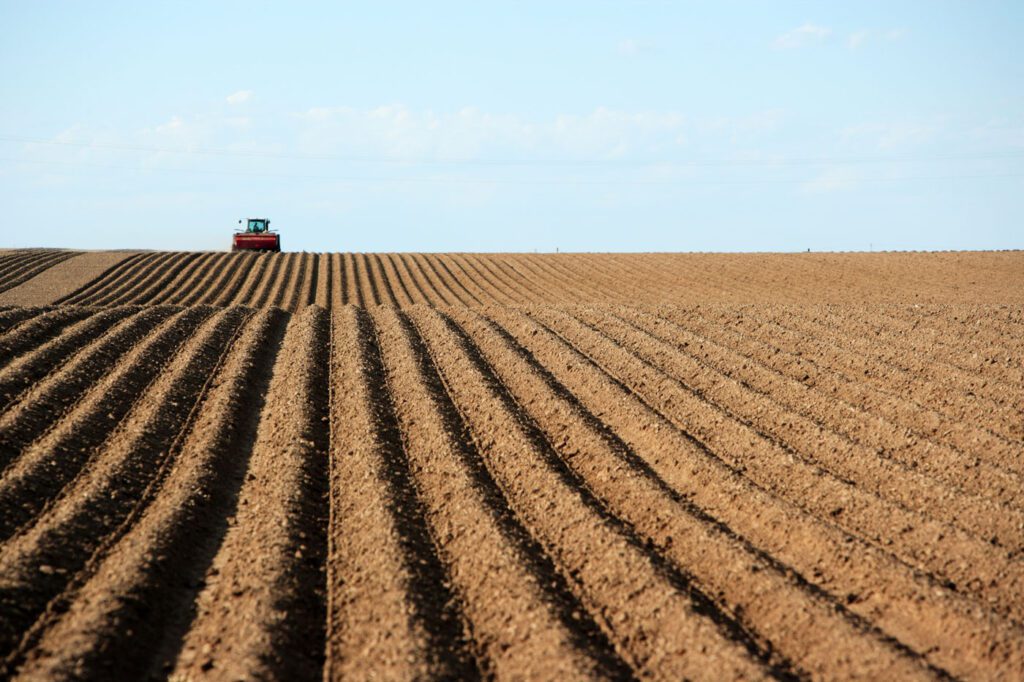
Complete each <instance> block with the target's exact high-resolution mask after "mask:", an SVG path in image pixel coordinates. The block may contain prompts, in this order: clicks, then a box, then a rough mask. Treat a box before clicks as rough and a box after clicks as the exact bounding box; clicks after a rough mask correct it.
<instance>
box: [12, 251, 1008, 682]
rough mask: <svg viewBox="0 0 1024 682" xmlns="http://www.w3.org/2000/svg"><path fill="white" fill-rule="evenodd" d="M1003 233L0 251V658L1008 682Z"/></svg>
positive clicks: (374, 671) (65, 666) (310, 669)
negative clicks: (807, 250) (238, 250)
mask: <svg viewBox="0 0 1024 682" xmlns="http://www.w3.org/2000/svg"><path fill="white" fill-rule="evenodd" d="M1022 396H1024V254H1021V253H1018V252H1000V253H931V254H928V253H916V254H909V253H899V254H790V255H778V254H776V255H771V254H737V255H703V254H648V255H636V254H623V255H596V254H560V255H551V254H546V255H534V254H520V255H512V254H496V255H480V254H281V255H268V254H223V253H155V252H154V253H103V252H94V253H80V252H72V251H53V250H24V251H6V252H0V678H4V679H6V678H15V679H50V678H88V679H138V678H149V677H155V678H170V679H218V680H219V679H249V678H260V679H317V678H326V679H332V680H333V679H352V678H358V679H367V678H369V679H423V678H447V679H453V678H459V679H463V678H468V679H473V678H481V677H483V678H502V679H524V678H530V679H533V678H543V679H564V678H573V679H577V678H591V679H611V678H614V679H622V678H631V677H636V678H653V679H666V680H669V679H670V680H676V679H684V678H695V679H696V678H700V679H763V678H787V679H794V678H810V679H847V678H855V677H856V678H866V679H917V678H943V677H955V678H964V679H1021V678H1024V645H1022V642H1024V457H1022V455H1024V426H1022V425H1024V419H1022V417H1021V415H1022V414H1024V397H1022Z"/></svg>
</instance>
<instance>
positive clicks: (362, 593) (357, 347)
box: [324, 306, 479, 680]
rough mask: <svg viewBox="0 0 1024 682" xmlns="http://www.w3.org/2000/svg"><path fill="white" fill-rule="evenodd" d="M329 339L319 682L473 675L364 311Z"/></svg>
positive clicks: (349, 312)
mask: <svg viewBox="0 0 1024 682" xmlns="http://www.w3.org/2000/svg"><path fill="white" fill-rule="evenodd" d="M333 329H334V331H333V336H332V342H331V353H332V361H331V367H332V370H331V371H332V377H331V422H330V423H331V487H330V491H331V520H330V530H329V546H330V550H329V556H328V560H327V580H328V598H329V604H328V614H327V627H328V643H327V647H328V648H327V666H326V668H325V673H324V677H325V679H329V680H337V679H348V678H351V677H373V678H379V679H426V678H434V679H440V678H458V679H467V678H473V677H477V676H478V675H479V672H478V671H477V668H476V663H475V661H474V659H473V656H472V655H471V652H470V650H469V646H468V643H467V641H466V638H465V632H464V628H463V623H462V619H461V618H462V616H461V613H460V606H459V601H458V599H457V597H456V596H455V595H454V594H453V593H452V591H451V587H450V585H451V580H452V578H451V575H450V574H449V573H448V570H447V567H446V566H445V564H444V563H443V562H442V560H441V558H440V557H439V556H438V549H437V548H436V547H435V544H434V540H433V538H432V536H431V531H430V528H429V526H428V522H427V518H426V506H425V502H424V500H423V498H422V496H421V495H420V494H419V492H418V490H417V487H416V485H415V482H414V479H413V474H412V472H411V471H410V468H409V459H408V455H407V454H406V452H405V448H404V445H403V442H402V434H401V431H400V429H399V425H398V417H397V415H396V414H395V408H394V404H393V402H392V395H391V394H390V392H389V391H388V386H387V380H386V374H385V370H384V365H383V361H382V359H381V356H380V349H379V346H378V344H377V340H376V334H375V332H374V329H373V325H372V323H371V321H370V318H369V316H368V315H367V313H366V312H365V310H363V309H362V308H355V307H352V306H345V307H344V308H340V309H338V310H337V311H336V314H335V317H334V325H333Z"/></svg>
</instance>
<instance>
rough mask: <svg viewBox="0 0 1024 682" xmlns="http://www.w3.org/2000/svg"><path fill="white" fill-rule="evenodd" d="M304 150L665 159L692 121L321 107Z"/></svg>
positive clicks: (414, 156) (667, 114) (624, 114)
mask: <svg viewBox="0 0 1024 682" xmlns="http://www.w3.org/2000/svg"><path fill="white" fill-rule="evenodd" d="M298 118H299V119H300V120H301V121H302V122H304V123H305V126H304V130H303V131H302V141H303V145H304V148H306V149H308V150H310V152H312V151H313V150H325V149H331V150H334V151H335V152H338V153H341V152H345V153H352V154H354V155H360V156H362V155H365V156H367V157H381V156H383V157H385V158H392V159H409V160H424V159H471V158H501V159H513V160H514V159H516V158H531V159H537V158H541V159H543V158H588V159H593V158H597V159H605V158H607V159H613V158H620V157H625V156H627V155H646V156H648V157H663V156H665V155H666V154H668V153H671V151H672V150H673V149H678V148H679V147H681V146H683V145H685V144H686V140H687V121H686V119H685V117H684V116H683V115H682V114H681V113H679V112H673V111H660V112H659V111H636V112H629V111H618V110H613V109H608V108H606V107H598V108H597V109H595V110H593V111H591V112H590V113H586V114H560V115H557V116H555V117H553V118H551V119H547V120H539V121H538V120H528V119H524V118H521V117H519V116H516V115H514V114H502V113H490V112H486V111H481V110H480V109H477V108H475V107H465V108H463V109H460V110H458V111H455V112H447V113H440V112H435V111H432V110H419V111H416V110H412V109H409V108H407V107H405V106H402V105H387V106H380V107H376V108H373V109H355V108H352V107H316V108H313V109H309V110H307V111H306V112H304V113H302V114H299V115H298Z"/></svg>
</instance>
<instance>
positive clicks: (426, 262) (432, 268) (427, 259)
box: [412, 253, 467, 305]
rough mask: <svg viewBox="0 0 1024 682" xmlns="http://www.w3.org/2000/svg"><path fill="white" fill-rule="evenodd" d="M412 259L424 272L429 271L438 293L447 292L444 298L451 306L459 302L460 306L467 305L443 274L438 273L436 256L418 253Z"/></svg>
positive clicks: (429, 276)
mask: <svg viewBox="0 0 1024 682" xmlns="http://www.w3.org/2000/svg"><path fill="white" fill-rule="evenodd" d="M412 257H413V258H414V259H415V260H416V262H417V263H418V264H419V265H420V266H421V267H422V268H423V270H424V272H426V271H428V270H429V274H428V275H427V277H428V278H430V279H431V281H433V282H434V288H435V289H437V290H438V291H441V290H442V289H443V290H444V291H445V292H447V296H445V297H444V298H445V300H446V301H447V302H448V303H449V304H453V303H455V302H458V304H459V305H467V304H466V299H464V298H463V297H462V296H461V295H460V294H459V293H458V292H457V291H456V290H455V287H454V286H453V285H452V284H451V283H450V282H449V281H448V280H447V278H445V277H442V276H441V274H440V273H439V272H438V269H437V267H436V265H435V260H436V258H435V257H434V254H422V253H417V254H413V255H412Z"/></svg>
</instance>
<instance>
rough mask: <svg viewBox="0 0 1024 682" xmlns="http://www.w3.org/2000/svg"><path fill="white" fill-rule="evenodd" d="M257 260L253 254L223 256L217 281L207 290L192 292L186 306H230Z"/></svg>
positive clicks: (256, 255) (256, 256)
mask: <svg viewBox="0 0 1024 682" xmlns="http://www.w3.org/2000/svg"><path fill="white" fill-rule="evenodd" d="M259 260H260V258H259V256H258V254H254V253H228V254H225V255H224V259H223V260H222V261H221V263H220V265H219V266H218V271H219V272H221V273H222V274H221V275H220V276H219V278H218V279H217V281H216V282H214V283H213V285H212V286H211V287H210V288H209V289H208V290H204V291H196V292H193V294H192V295H190V296H189V298H188V299H187V301H188V304H189V305H198V304H201V303H203V304H208V305H219V306H226V305H231V302H232V301H234V300H235V297H236V296H237V295H238V292H239V291H241V289H242V287H243V286H244V284H245V283H246V282H247V281H248V280H249V278H250V277H251V275H252V272H253V268H255V267H256V265H257V262H258V261H259Z"/></svg>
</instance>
